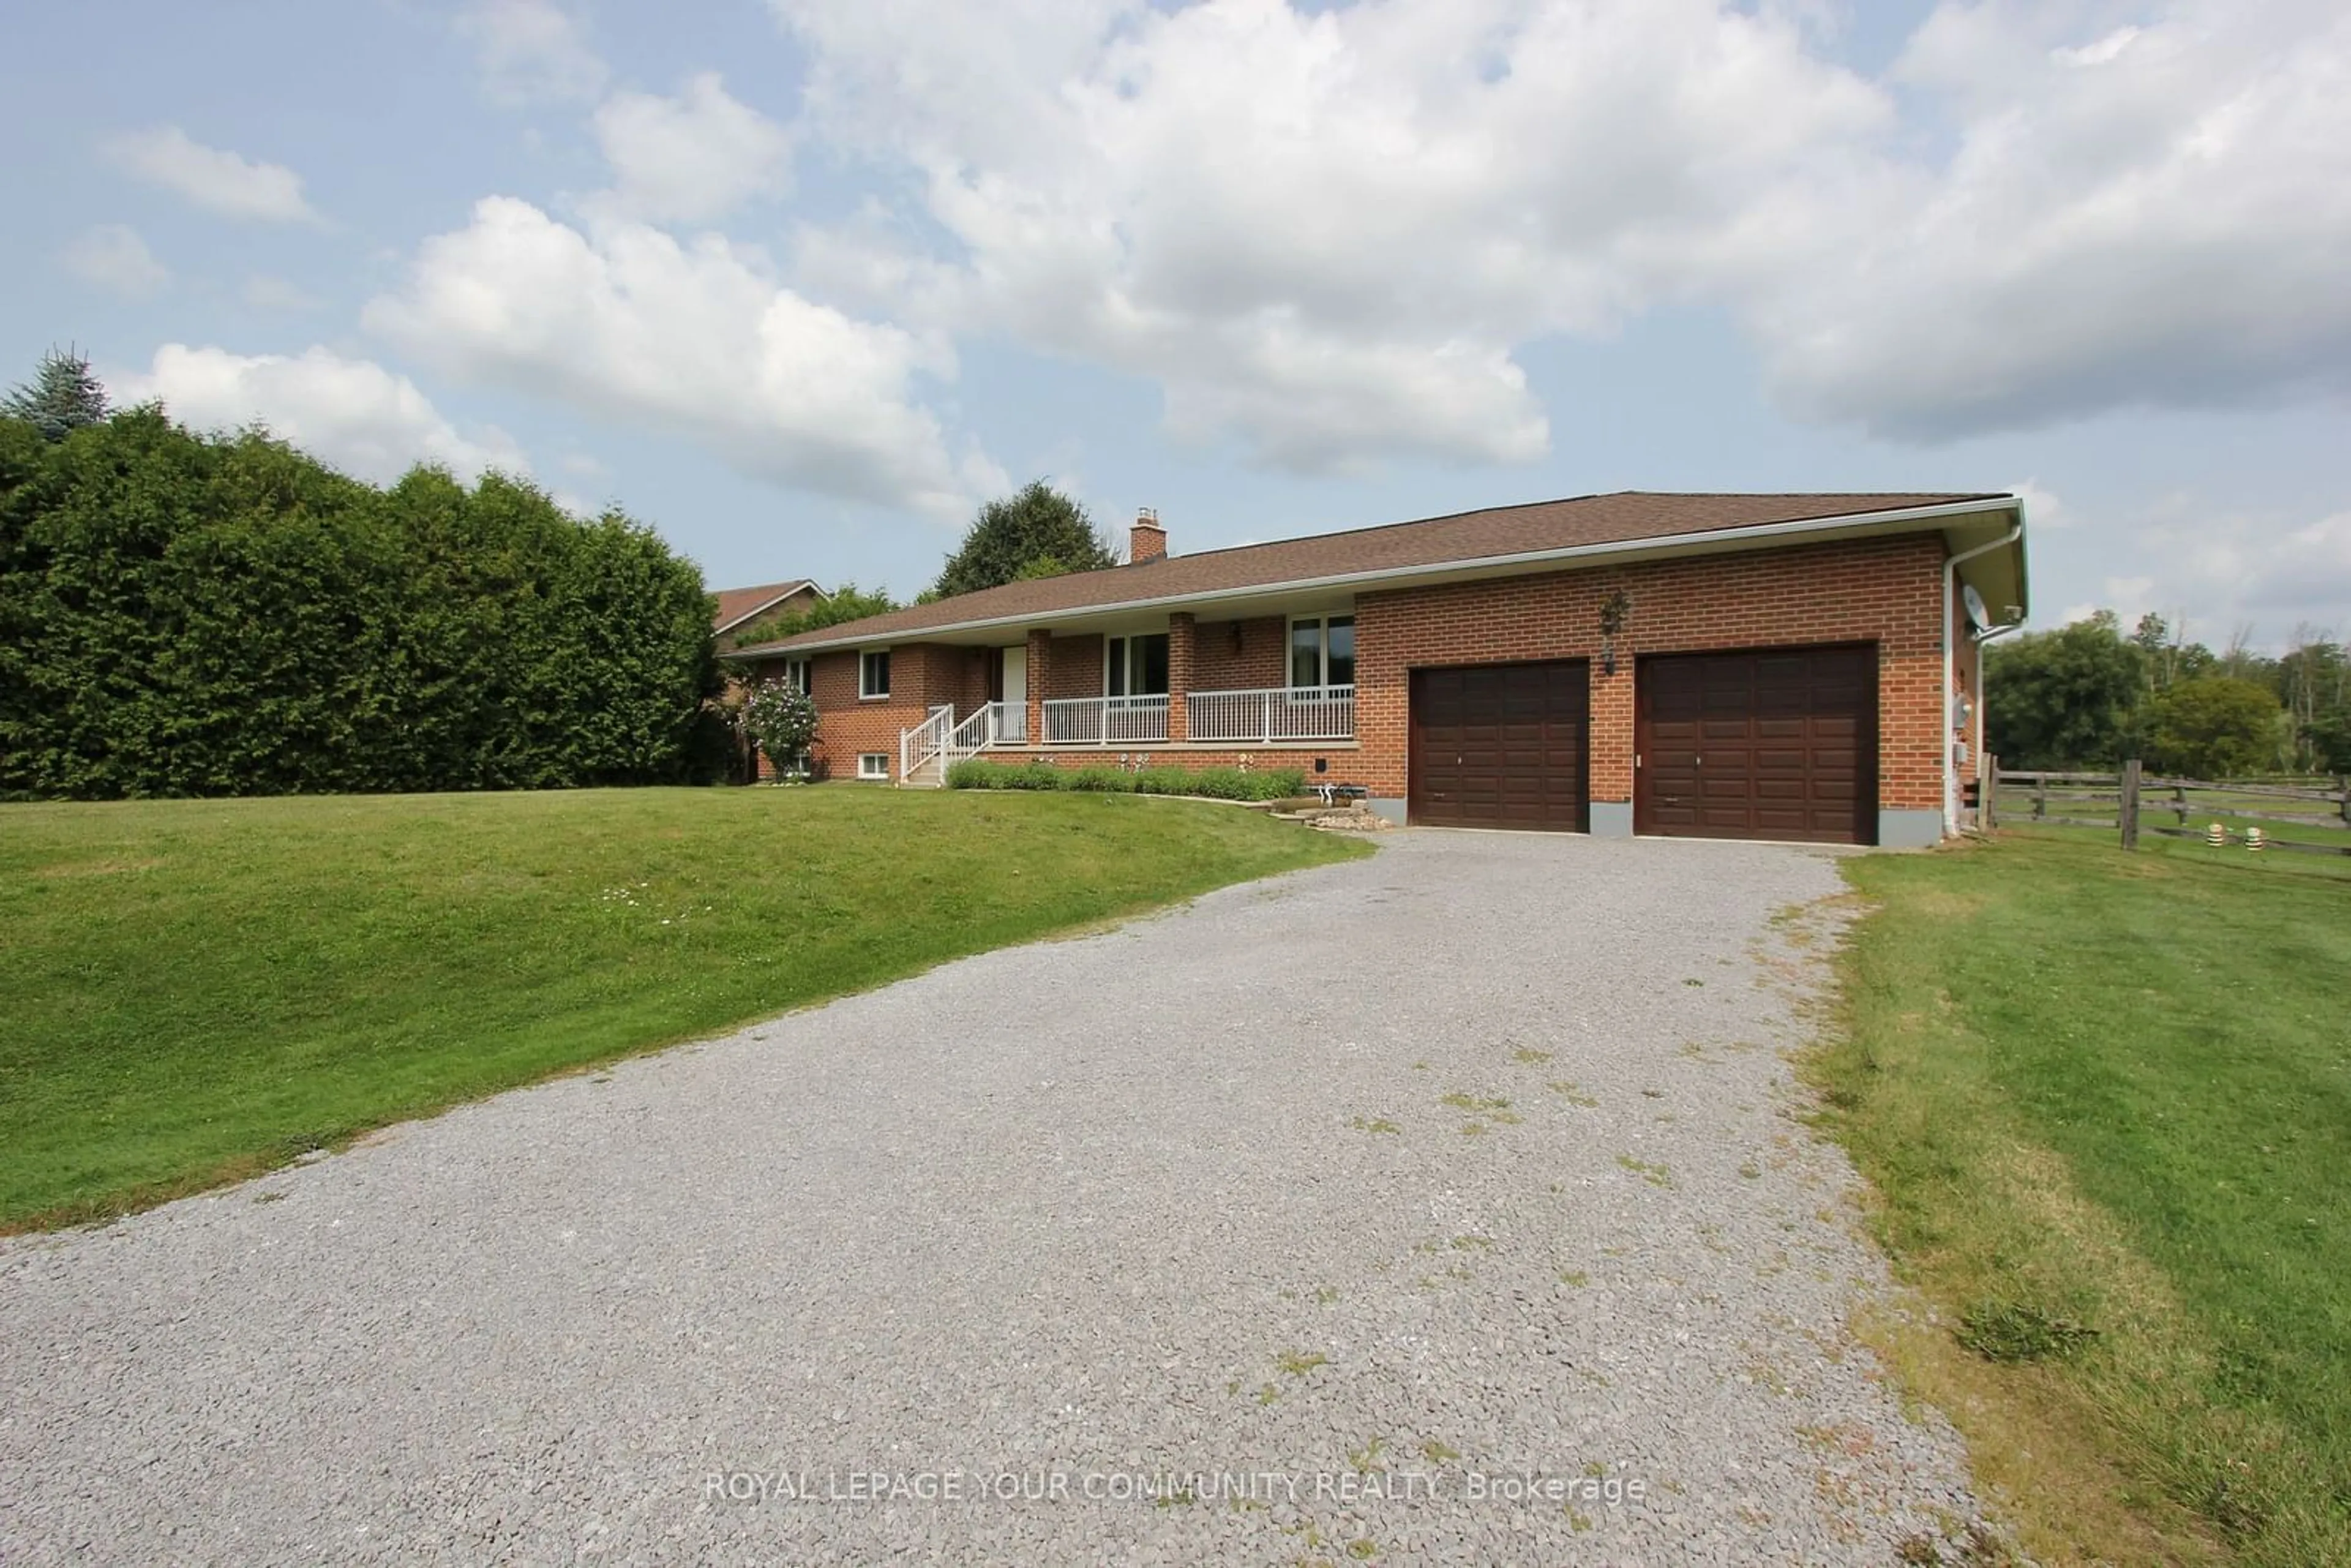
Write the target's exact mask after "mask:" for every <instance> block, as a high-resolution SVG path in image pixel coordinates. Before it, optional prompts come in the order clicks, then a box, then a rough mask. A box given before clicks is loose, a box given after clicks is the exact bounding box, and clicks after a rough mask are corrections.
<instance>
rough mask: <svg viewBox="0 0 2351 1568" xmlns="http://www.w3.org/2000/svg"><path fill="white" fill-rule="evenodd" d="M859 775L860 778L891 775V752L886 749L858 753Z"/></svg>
mask: <svg viewBox="0 0 2351 1568" xmlns="http://www.w3.org/2000/svg"><path fill="white" fill-rule="evenodd" d="M857 776H858V777H859V778H860V779H888V778H889V777H890V754H889V753H888V752H886V751H861V752H859V753H858V754H857Z"/></svg>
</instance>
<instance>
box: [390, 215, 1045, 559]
mask: <svg viewBox="0 0 2351 1568" xmlns="http://www.w3.org/2000/svg"><path fill="white" fill-rule="evenodd" d="M363 319H364V320H365V323H366V325H367V326H368V328H369V329H371V330H372V331H376V332H380V333H381V334H383V335H384V336H386V337H388V338H390V339H392V340H394V341H396V342H399V343H401V344H402V345H403V346H404V347H406V348H408V349H409V350H412V351H413V352H415V353H418V354H420V355H423V356H427V357H429V358H431V359H432V360H434V361H436V362H438V363H440V364H443V365H444V366H447V367H448V368H450V369H451V370H452V371H455V372H456V373H459V374H463V375H466V376H470V377H474V378H476V379H479V380H483V381H490V382H499V383H502V384H505V385H508V386H512V387H517V388H519V389H521V390H524V391H526V392H531V393H533V394H536V395H538V396H542V397H547V398H550V399H553V400H556V401H559V402H569V403H572V404H574V405H575V406H579V407H581V408H585V409H587V410H590V411H591V412H593V413H598V414H600V415H602V416H603V417H605V418H608V419H611V420H613V421H615V422H619V423H625V424H632V425H635V424H643V423H652V424H654V425H657V426H660V427H662V428H664V429H668V430H672V431H675V432H678V433H680V434H685V435H688V436H690V437H692V438H694V439H696V440H698V441H701V442H703V443H705V444H707V445H709V446H710V447H712V448H713V449H714V450H716V451H717V452H718V453H720V454H721V455H724V456H725V457H726V460H727V461H728V462H730V463H731V464H733V465H735V466H737V467H738V468H740V469H742V470H744V471H745V472H747V473H751V474H755V475H759V476H767V477H771V478H777V479H781V480H785V481H788V482H789V483H792V484H797V485H801V486H807V487H809V488H811V489H815V490H820V491H823V492H826V493H828V494H831V495H836V496H841V497H851V498H854V499H859V500H864V501H871V502H874V503H877V504H881V505H885V506H906V507H915V508H918V509H923V510H927V511H930V512H933V513H936V514H941V515H949V516H952V515H956V514H960V513H962V512H964V511H966V510H967V508H968V506H969V504H970V501H971V499H972V497H973V496H974V495H975V494H976V493H986V492H987V490H990V489H993V488H996V487H998V486H1001V485H1002V483H1003V473H1002V470H1000V469H998V468H997V467H996V466H995V465H993V464H992V463H990V462H988V461H987V459H986V457H985V456H984V455H981V454H979V453H977V451H976V450H968V451H967V452H966V453H965V454H964V455H963V456H961V457H960V458H959V459H958V458H957V457H955V456H952V455H950V453H949V449H948V442H947V439H946V434H945V432H944V431H943V430H942V429H941V427H940V424H939V422H938V420H937V419H936V417H935V415H933V414H932V413H931V412H930V411H929V410H928V409H926V408H925V407H923V406H922V405H921V404H920V403H919V402H917V401H916V400H915V397H914V392H913V383H914V377H915V376H916V374H917V373H918V372H922V371H928V372H930V373H933V374H935V375H941V376H944V375H948V374H952V373H953V371H954V369H955V361H954V358H953V354H952V351H951V350H949V349H947V348H946V345H945V344H944V343H943V342H935V341H927V340H924V339H921V338H918V337H916V336H915V335H914V334H912V333H909V332H907V331H905V330H903V329H899V328H896V327H891V326H883V325H876V324H874V323H872V322H867V321H860V320H856V319H852V318H851V317H849V316H847V315H844V314H842V313H841V312H840V311H838V310H835V309H831V308H828V307H825V306H821V305H818V304H814V303H812V302H810V300H808V299H807V298H803V297H801V296H800V295H799V294H796V293H794V292H793V291H791V290H790V289H789V288H786V287H782V286H781V285H780V284H778V282H777V281H776V279H775V278H774V277H773V276H772V275H771V272H770V270H769V268H768V266H767V264H766V262H765V260H764V258H763V257H761V256H760V255H759V253H758V252H757V251H756V250H752V249H747V248H745V247H740V246H734V245H732V244H730V243H728V242H727V241H726V239H724V238H723V237H721V236H718V235H704V236H702V237H700V238H698V239H696V240H694V241H693V242H691V243H683V244H682V243H681V242H679V241H678V240H676V239H674V238H673V237H672V236H671V235H667V234H665V233H664V232H663V231H661V230H659V229H655V228H652V227H649V226H646V225H641V224H630V223H621V222H609V223H603V224H599V225H594V226H593V227H592V228H591V229H590V231H588V232H582V231H580V230H579V229H574V228H572V227H569V225H564V224H561V223H559V222H557V221H556V220H555V219H553V218H551V217H549V216H548V215H547V214H545V213H543V212H541V211H539V210H538V208H537V207H534V206H532V205H530V204H528V203H527V202H521V201H517V200H515V199H513V198H510V197H502V196H500V197H490V198H488V199H486V200H484V201H482V202H480V203H478V204H475V209H474V217H473V222H472V223H471V225H468V226H467V227H465V228H464V229H462V230H459V231H457V232H456V233H454V234H445V235H438V236H436V237H434V238H433V239H430V240H427V241H426V242H425V243H424V245H423V248H422V249H421V250H420V252H419V253H418V256H417V258H416V261H415V264H414V266H413V268H412V270H411V274H410V276H409V277H408V278H407V280H406V282H405V284H404V286H403V287H402V288H401V289H400V290H398V291H397V292H394V293H392V294H387V295H384V296H381V297H380V298H376V299H374V300H372V301H371V302H370V304H369V305H368V307H367V309H366V311H365V313H364V318H363Z"/></svg>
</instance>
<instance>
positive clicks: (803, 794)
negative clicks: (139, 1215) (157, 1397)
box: [0, 785, 1364, 1228]
mask: <svg viewBox="0 0 2351 1568" xmlns="http://www.w3.org/2000/svg"><path fill="white" fill-rule="evenodd" d="M1362 852H1364V850H1363V848H1362V847H1361V846H1358V845H1356V844H1354V843H1353V842H1352V841H1348V840H1345V839H1343V838H1338V837H1335V836H1333V835H1331V834H1327V833H1313V832H1309V831H1302V830H1301V829H1299V828H1297V827H1295V826H1293V825H1291V824H1289V823H1283V822H1275V821H1268V820H1266V819H1265V818H1263V817H1262V816H1260V815H1259V814H1258V813H1255V812H1248V811H1230V810H1216V809H1212V808H1208V807H1205V806H1189V805H1185V804H1183V803H1181V802H1177V801H1162V800H1131V799H1129V800H1117V799H1102V798H1089V797H1084V796H1078V795H1059V794H1057V795H1053V796H1040V797H1026V798H1021V797H1012V796H1004V795H992V794H960V793H952V792H947V791H921V792H916V791H897V790H879V789H859V788H857V787H855V786H852V785H841V786H828V787H823V788H818V789H791V790H784V789H699V790H691V789H640V790H580V791H567V792H547V793H540V794H509V795H445V796H374V797H340V798H310V799H300V798H294V799H282V800H218V801H201V800H173V801H124V802H108V803H101V804H75V805H18V806H6V807H0V931H5V933H6V936H5V941H0V995H5V996H6V998H8V1004H9V1010H10V1014H11V1016H10V1019H9V1027H8V1028H7V1029H6V1030H5V1031H0V1228H25V1227H26V1226H30V1225H37V1224H44V1223H59V1222H68V1221H73V1220H80V1219H89V1218H99V1217H102V1216H106V1215H110V1214H114V1213H119V1212H120V1211H122V1210H124V1209H127V1208H131V1207H138V1206H141V1205H144V1204H148V1203H152V1202H155V1201H159V1200H161V1199H163V1198H167V1197H174V1196H177V1195H179V1194H182V1193H185V1192H189V1191H193V1190H194V1189H197V1188H200V1187H203V1186H209V1185H212V1184H214V1183H216V1182H219V1181H223V1180H228V1179H233V1178H235V1177H238V1176H246V1175H251V1174H253V1173H256V1172H258V1171H261V1170H264V1169H266V1168H268V1167H270V1166H276V1165H278V1164H281V1163H283V1162H285V1161H286V1160H287V1159H290V1158H292V1157H294V1156H295V1155H299V1154H301V1153H303V1152H305V1151H307V1150H309V1149H314V1148H321V1147H328V1146H331V1145H336V1144H338V1143H340V1142H341V1141H343V1140H346V1139H348V1138H350V1137H351V1136H352V1135H354V1134H358V1133H360V1132H364V1131H366V1130H367V1129H369V1128H371V1127H376V1126H381V1125H382V1124H386V1123H389V1122H393V1121H398V1120H402V1119H404V1118H407V1117H412V1116H418V1115H424V1114H429V1113H433V1112H435V1111H438V1110H441V1109H443V1108H444V1107H446V1106H448V1105H451V1104H453V1103H457V1102H459V1101H463V1100H466V1099H471V1098H474V1097H475V1096H479V1095H482V1094H486V1093H489V1092H494V1091H496V1090H500V1089H505V1088H508V1087H511V1086H513V1085H516V1084H519V1083H527V1082H531V1081H533V1080H535V1079H539V1078H544V1077H546V1076H548V1075H549V1074H550V1073H556V1072H560V1071H565V1070H567V1069H570V1068H575V1067H580V1066H582V1065H585V1064H588V1063H591V1062H596V1061H607V1060H610V1059H611V1058H614V1057H618V1056H622V1055H625V1054H628V1053H630V1052H632V1051H643V1050H646V1049H649V1048H652V1047H655V1046H660V1045H664V1044H668V1043H671V1042H674V1041H676V1040H686V1039H691V1038H694V1037H695V1036H697V1035H704V1034H708V1033H711V1032H714V1031H716V1030H723V1029H726V1028H727V1027H729V1026H731V1025H736V1024H739V1023H742V1022H744V1021H746V1020H747V1019H757V1018H762V1017H767V1016H769V1015H772V1014H775V1013H778V1012H782V1011H784V1010H786V1009H790V1008H794V1007H799V1006H803V1005H806V1004H808V1003H811V1002H815V1001H819V1000H822V999H824V998H830V997H835V996H840V995H842V994H844V993H846V992H850V991H855V990H859V989H862V988H868V987H871V986H875V985H879V984H882V983H883V982H885V981H888V980H893V979H896V978H899V977H903V976H905V975H909V974H913V973H915V972H917V971H919V970H922V969H925V968H927V967H930V966H932V965H935V964H937V963H940V962H942V961H944V960H946V959H949V958H954V957H957V956H963V955H965V954H969V953H976V952H979V951H982V950H984V949H987V948H990V947H997V946H1004V945H1005V944H1007V943H1012V942H1019V941H1024V940H1028V939H1030V938H1033V937H1038V936H1045V935H1047V934H1048V933H1051V932H1055V931H1062V930H1068V929H1071V928H1072V927H1078V926H1082V925H1086V924H1088V923H1092V922H1097V921H1102V920H1105V919H1111V918H1115V917H1118V916H1121V915H1130V914H1133V913H1134V912H1136V911H1139V910H1143V909H1147V908H1150V907H1152V906H1154V905H1156V904H1165V903H1167V902H1169V901H1171V900H1175V899H1181V898H1186V897H1189V896H1192V895H1194V894H1199V893H1203V892H1206V891H1207V890H1208V889H1210V888H1213V887H1217V886H1219V885H1221V884H1224V883H1230V882H1235V881H1238V880H1240V879H1243V878H1247V877H1255V876H1262V875H1265V874H1267V873H1273V872H1279V871H1286V870H1289V869H1290V868H1292V867H1297V866H1303V865H1311V864H1315V863H1319V862H1329V861H1334V860H1342V859H1346V858H1350V857H1351V856H1353V855H1355V854H1359V853H1362Z"/></svg>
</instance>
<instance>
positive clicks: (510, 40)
mask: <svg viewBox="0 0 2351 1568" xmlns="http://www.w3.org/2000/svg"><path fill="white" fill-rule="evenodd" d="M457 31H458V33H459V35H460V36H461V37H465V39H466V40H468V41H469V42H470V43H472V44H473V46H474V53H475V60H476V62H477V63H478V65H479V66H480V68H481V74H482V88H483V90H484V91H485V92H486V93H487V94H488V95H489V96H490V98H491V99H494V100H495V101H496V102H499V103H504V104H508V105H517V106H519V105H526V104H536V103H563V102H577V101H581V100H585V99H592V98H594V97H595V96H596V95H597V94H598V93H600V92H601V91H603V90H604V81H605V78H606V77H607V76H608V75H609V74H610V73H609V72H608V71H607V70H606V69H605V66H604V62H603V61H602V60H601V58H599V57H598V56H597V54H596V51H595V50H594V49H593V48H591V47H589V43H588V40H587V38H586V37H585V36H584V35H583V34H582V33H581V31H580V24H579V22H578V21H576V20H575V19H574V18H573V17H572V16H571V15H570V14H569V12H567V11H565V10H564V9H563V8H562V7H561V6H559V5H554V4H552V3H551V0H481V3H480V4H477V5H472V6H470V7H468V8H467V9H466V10H465V12H463V13H462V14H461V15H460V16H458V18H457Z"/></svg>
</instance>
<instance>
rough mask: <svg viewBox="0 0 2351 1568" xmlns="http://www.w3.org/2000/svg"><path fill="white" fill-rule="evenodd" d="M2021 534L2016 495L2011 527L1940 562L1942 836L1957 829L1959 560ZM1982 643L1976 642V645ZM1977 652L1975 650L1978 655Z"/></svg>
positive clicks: (1979, 726)
mask: <svg viewBox="0 0 2351 1568" xmlns="http://www.w3.org/2000/svg"><path fill="white" fill-rule="evenodd" d="M2023 537H2024V503H2023V501H2022V500H2021V499H2020V500H2019V501H2018V502H2017V503H2016V526H2015V527H2014V528H2011V529H2009V530H2008V532H2007V533H2005V534H2002V535H2001V537H2000V538H1996V539H1994V540H1992V541H1991V543H1990V544H1981V545H1978V546H1976V548H1975V549H1970V550H1961V551H1960V552H1959V554H1957V555H1955V556H1953V557H1951V558H1950V559H1949V560H1946V561H1945V562H1943V832H1944V834H1945V835H1946V836H1954V835H1956V834H1957V833H1958V832H1959V757H1958V755H1957V754H1958V751H1959V747H1957V746H1954V745H1953V744H1952V742H1951V730H1952V724H1951V675H1952V672H1953V663H1954V659H1955V656H1956V655H1955V651H1954V648H1953V642H1954V639H1953V638H1952V636H1951V620H1952V615H1953V612H1955V611H1956V610H1957V609H1958V608H1959V605H1958V594H1959V563H1960V562H1961V561H1969V560H1973V559H1976V557H1978V556H1980V555H1990V554H1991V552H1992V551H1994V550H1996V549H2007V548H2008V547H2009V546H2011V545H2012V544H2014V543H2015V542H2016V541H2017V540H2019V539H2021V538H2023ZM2017 597H2018V598H2019V599H2022V598H2023V597H2024V595H2023V594H2022V593H2019V594H2018V595H2017ZM2019 624H2020V625H2021V624H2022V622H2019ZM2008 630H2010V631H2013V630H2015V628H2014V627H2010V628H2008ZM1981 646H1982V643H1980V642H1979V643H1977V647H1978V648H1979V649H1980V648H1981ZM1980 656H1981V655H1980V653H1979V657H1980ZM1976 685H1977V691H1976V750H1975V755H1976V756H1977V757H1979V758H1980V757H1982V756H1983V691H1982V685H1983V683H1982V682H1981V681H1980V680H1979V681H1978V682H1977V683H1976ZM1978 766H1979V767H1980V766H1981V764H1980V763H1979V764H1978Z"/></svg>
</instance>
